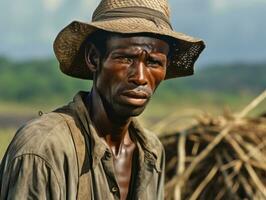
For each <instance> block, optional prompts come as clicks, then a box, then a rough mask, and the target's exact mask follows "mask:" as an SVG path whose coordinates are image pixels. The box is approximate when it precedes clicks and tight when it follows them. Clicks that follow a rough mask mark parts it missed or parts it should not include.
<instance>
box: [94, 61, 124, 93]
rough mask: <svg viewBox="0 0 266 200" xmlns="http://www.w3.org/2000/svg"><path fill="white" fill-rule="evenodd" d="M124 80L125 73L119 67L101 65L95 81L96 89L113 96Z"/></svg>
mask: <svg viewBox="0 0 266 200" xmlns="http://www.w3.org/2000/svg"><path fill="white" fill-rule="evenodd" d="M123 80H125V73H124V70H123V69H121V67H118V66H116V65H112V63H111V62H110V63H109V64H108V65H104V64H103V65H102V68H101V71H100V72H99V75H98V79H97V87H98V88H99V89H100V90H101V91H102V93H103V92H104V93H105V94H106V95H108V96H113V95H115V93H116V92H117V90H119V87H120V85H121V84H122V82H123Z"/></svg>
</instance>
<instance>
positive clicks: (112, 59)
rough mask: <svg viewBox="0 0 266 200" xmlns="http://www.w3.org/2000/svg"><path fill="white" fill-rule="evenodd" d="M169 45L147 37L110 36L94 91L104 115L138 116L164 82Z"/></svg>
mask: <svg viewBox="0 0 266 200" xmlns="http://www.w3.org/2000/svg"><path fill="white" fill-rule="evenodd" d="M168 52H169V45H168V44H167V43H166V42H165V41H163V40H160V39H156V38H152V37H148V36H128V37H125V36H123V37H121V36H111V37H109V38H108V39H107V41H106V54H105V56H104V57H103V58H102V60H101V62H100V69H99V71H98V72H97V77H96V79H95V81H96V84H95V86H96V89H97V90H98V92H99V94H100V96H101V98H102V99H103V102H104V105H105V109H107V112H114V113H113V114H115V115H116V116H124V117H130V116H137V115H139V114H141V113H142V111H143V110H144V108H145V106H146V105H147V103H148V102H149V100H150V98H151V96H152V95H153V93H154V92H155V90H156V88H157V86H158V85H159V84H160V82H161V81H162V80H164V77H165V74H166V68H167V54H168Z"/></svg>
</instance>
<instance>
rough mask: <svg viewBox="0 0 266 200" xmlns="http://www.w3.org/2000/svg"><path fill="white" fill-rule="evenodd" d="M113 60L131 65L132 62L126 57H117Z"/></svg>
mask: <svg viewBox="0 0 266 200" xmlns="http://www.w3.org/2000/svg"><path fill="white" fill-rule="evenodd" d="M115 60H117V61H118V62H120V63H123V64H132V62H133V59H132V58H130V57H127V56H117V57H116V58H115Z"/></svg>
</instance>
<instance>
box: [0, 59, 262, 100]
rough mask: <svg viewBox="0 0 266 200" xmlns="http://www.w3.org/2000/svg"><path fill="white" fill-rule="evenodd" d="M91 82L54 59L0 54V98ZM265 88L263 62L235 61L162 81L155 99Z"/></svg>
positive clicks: (36, 96) (58, 95)
mask: <svg viewBox="0 0 266 200" xmlns="http://www.w3.org/2000/svg"><path fill="white" fill-rule="evenodd" d="M90 88H91V81H88V80H79V79H76V78H70V77H68V76H66V75H64V74H62V72H60V69H59V67H58V63H57V61H56V60H55V59H42V60H26V61H19V62H15V61H12V60H10V59H8V58H5V57H0V101H1V102H5V101H14V102H17V101H19V102H28V103H29V102H44V103H47V102H49V101H51V102H52V101H59V100H60V101H61V100H63V99H65V98H68V99H69V98H70V97H73V95H74V94H75V93H76V92H77V91H78V90H89V89H90ZM265 88H266V62H265V63H235V64H228V65H215V66H214V65H211V66H208V67H204V68H202V69H200V68H196V72H195V75H194V76H191V77H187V78H180V79H174V80H168V81H164V82H163V84H162V85H161V86H160V88H159V90H160V92H159V96H160V98H158V95H157V100H158V101H160V100H164V101H165V100H167V99H169V98H171V97H172V96H179V95H180V94H189V95H191V94H193V95H197V94H201V93H206V92H208V93H213V94H215V95H219V94H224V93H226V94H230V95H237V94H243V93H244V94H258V93H259V92H261V91H262V90H264V89H265Z"/></svg>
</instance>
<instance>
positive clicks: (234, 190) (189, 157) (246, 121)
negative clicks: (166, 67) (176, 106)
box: [160, 91, 266, 200]
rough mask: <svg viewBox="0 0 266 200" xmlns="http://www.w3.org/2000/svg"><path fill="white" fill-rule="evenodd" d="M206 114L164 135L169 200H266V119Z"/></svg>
mask: <svg viewBox="0 0 266 200" xmlns="http://www.w3.org/2000/svg"><path fill="white" fill-rule="evenodd" d="M265 97H266V91H264V92H263V93H262V94H261V95H260V96H259V97H257V98H256V99H255V100H254V101H252V102H251V103H250V104H249V105H248V106H247V107H246V108H245V109H244V110H242V112H240V113H239V114H238V115H225V116H221V117H216V118H213V117H210V116H206V115H205V116H203V117H201V118H199V119H198V124H197V125H195V126H193V127H191V128H189V129H187V130H185V131H183V132H181V133H175V134H170V135H169V134H168V135H167V136H161V137H160V138H161V141H162V143H163V144H164V146H165V151H166V187H165V195H166V196H165V199H175V200H177V199H178V200H185V199H190V200H196V199H202V200H219V199H226V200H231V199H258V200H262V199H264V200H265V199H266V117H265V116H260V117H256V118H247V117H245V115H246V114H247V113H248V112H249V111H250V110H252V109H253V108H255V107H256V106H257V105H258V104H259V103H260V102H261V101H262V100H263V99H264V98H265Z"/></svg>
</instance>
